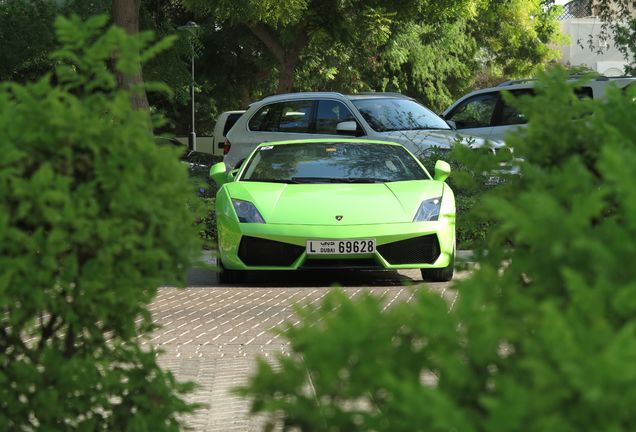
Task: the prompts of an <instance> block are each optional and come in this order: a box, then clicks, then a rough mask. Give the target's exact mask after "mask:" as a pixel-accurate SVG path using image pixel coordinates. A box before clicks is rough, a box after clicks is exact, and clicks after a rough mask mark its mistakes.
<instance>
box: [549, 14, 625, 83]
mask: <svg viewBox="0 0 636 432" xmlns="http://www.w3.org/2000/svg"><path fill="white" fill-rule="evenodd" d="M560 24H561V32H562V33H563V34H564V35H567V36H569V38H570V44H569V45H565V46H563V47H561V63H562V64H565V65H571V66H580V65H584V66H587V67H589V68H590V69H592V70H595V71H596V72H598V73H600V74H602V75H605V76H619V75H623V74H624V70H625V66H626V65H627V63H626V62H625V59H624V58H623V54H621V53H620V52H619V51H618V49H616V47H614V43H613V39H612V38H611V37H610V39H609V40H607V41H606V42H601V41H600V40H599V34H600V33H601V31H602V26H603V23H602V22H601V21H600V20H599V19H598V18H594V17H590V18H572V19H567V20H563V21H561V23H560ZM590 35H592V37H593V41H594V45H595V46H601V47H602V48H603V53H602V54H599V53H597V52H595V51H593V50H591V49H590V47H589V44H588V41H589V38H590ZM581 45H582V46H581Z"/></svg>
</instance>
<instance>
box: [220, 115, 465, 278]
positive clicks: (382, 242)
mask: <svg viewBox="0 0 636 432" xmlns="http://www.w3.org/2000/svg"><path fill="white" fill-rule="evenodd" d="M297 109H299V108H297ZM226 171H227V169H226V166H225V164H224V163H223V162H220V163H218V164H216V165H213V166H212V168H211V170H210V174H211V176H212V178H213V179H214V180H215V181H216V182H217V184H219V185H220V186H221V188H220V189H219V191H218V192H217V195H216V215H217V230H218V231H217V232H218V251H217V252H218V259H219V261H218V262H219V266H220V267H221V269H222V272H221V273H220V280H221V282H224V283H235V282H241V281H242V280H243V279H244V277H245V275H246V273H247V271H251V270H259V271H269V270H298V269H334V268H345V269H355V268H364V269H404V268H416V269H421V273H422V277H423V278H424V279H425V280H432V281H447V280H450V279H451V278H452V277H453V263H454V258H455V198H454V195H453V191H452V190H451V189H450V187H449V186H448V185H447V184H446V183H445V182H444V181H445V180H446V178H447V177H448V175H449V174H450V166H449V165H448V164H447V163H446V162H443V161H437V164H436V165H435V174H434V176H431V175H430V174H429V173H428V171H427V170H426V168H424V166H423V165H422V163H421V162H420V161H419V160H418V159H417V158H416V157H414V156H413V154H411V153H409V152H408V151H407V150H406V149H405V148H404V146H402V145H400V144H397V143H394V142H387V141H372V140H364V139H356V138H353V139H351V138H350V139H334V138H322V139H313V140H296V141H281V142H269V143H264V144H261V145H259V146H258V147H257V148H256V149H255V150H254V151H253V152H252V154H251V155H250V156H248V158H247V159H246V161H245V163H244V164H242V165H241V168H240V169H239V172H238V173H237V174H236V175H234V176H228V175H227V174H226Z"/></svg>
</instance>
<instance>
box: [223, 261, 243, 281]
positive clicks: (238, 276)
mask: <svg viewBox="0 0 636 432" xmlns="http://www.w3.org/2000/svg"><path fill="white" fill-rule="evenodd" d="M217 275H218V280H219V283H221V284H223V285H237V284H241V283H245V282H246V281H247V271H244V270H228V269H226V268H225V266H224V265H223V261H221V260H220V259H219V271H218V273H217Z"/></svg>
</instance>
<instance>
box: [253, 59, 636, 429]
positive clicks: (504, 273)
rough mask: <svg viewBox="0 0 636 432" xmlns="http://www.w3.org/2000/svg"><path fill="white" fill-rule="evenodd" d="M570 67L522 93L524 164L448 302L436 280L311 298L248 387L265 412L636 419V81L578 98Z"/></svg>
mask: <svg viewBox="0 0 636 432" xmlns="http://www.w3.org/2000/svg"><path fill="white" fill-rule="evenodd" d="M566 78H567V73H566V72H565V71H563V70H559V69H557V70H555V71H553V72H550V74H549V75H547V76H545V77H543V78H542V79H541V80H540V81H539V83H538V84H537V87H536V90H537V93H538V94H537V96H536V97H534V98H527V99H523V98H522V99H521V100H519V101H518V102H517V103H518V104H519V107H520V108H521V110H522V111H523V112H524V113H525V114H526V115H527V116H528V118H529V119H530V122H529V127H528V129H527V130H523V131H520V132H519V133H517V134H514V135H510V136H509V139H508V142H509V143H510V144H511V145H512V146H513V148H514V150H515V156H518V157H519V158H518V159H517V160H516V164H517V165H518V167H519V169H520V175H514V176H510V178H509V179H508V183H507V184H506V185H505V187H504V188H497V189H493V190H492V191H491V192H489V193H487V194H486V195H485V197H484V202H485V206H486V208H487V209H488V210H489V214H490V216H491V217H492V218H493V220H494V221H495V222H496V224H495V225H494V227H493V229H492V232H491V235H490V236H489V237H488V239H487V242H486V249H484V250H481V251H480V253H479V254H478V260H479V266H478V267H477V268H476V270H475V271H474V272H473V274H472V275H471V276H470V277H468V278H467V279H465V280H463V281H460V282H458V283H456V285H455V287H456V289H457V293H458V296H457V300H456V302H455V303H454V305H453V307H452V308H451V309H450V311H449V310H448V306H447V304H446V303H445V302H444V301H443V300H442V299H440V298H439V296H438V295H437V294H435V293H432V292H429V291H428V290H419V291H418V293H417V296H416V300H415V301H412V302H410V303H406V304H397V305H393V306H391V307H388V308H387V309H386V310H385V309H384V306H383V302H382V301H381V300H378V299H374V298H373V297H371V295H370V294H369V295H362V296H356V298H355V300H350V299H348V298H346V296H345V295H344V294H342V293H339V292H334V293H332V294H330V295H329V296H328V297H327V298H326V300H324V302H323V304H322V305H320V306H308V307H306V308H304V309H299V310H298V314H299V315H300V317H301V321H300V323H298V324H297V325H292V324H289V325H287V326H286V327H284V329H283V334H284V336H285V337H286V338H287V339H288V340H289V341H290V343H291V355H289V356H283V355H281V356H279V357H278V358H277V360H276V363H277V364H276V366H275V367H273V366H272V365H270V364H268V363H267V362H265V361H263V360H261V361H260V362H259V365H258V371H257V373H256V375H255V376H253V377H252V378H251V380H250V381H249V384H248V385H247V386H246V387H244V388H243V389H242V390H241V393H242V394H244V395H248V396H250V397H251V398H252V399H253V402H252V411H253V412H261V413H262V412H269V413H272V414H274V413H276V414H274V415H273V416H272V417H271V419H272V422H275V419H276V418H279V419H283V420H282V421H283V423H284V425H285V427H284V430H303V431H311V430H333V431H350V430H376V431H385V430H386V431H389V430H390V431H418V430H420V431H430V430H435V431H452V430H461V431H519V430H524V431H530V432H532V431H566V432H567V431H572V432H574V431H598V430H603V431H630V430H634V428H636V413H635V412H634V410H633V409H632V407H633V405H634V402H635V401H636V391H635V390H634V389H636V366H635V365H636V302H635V301H634V299H635V298H636V297H635V295H634V290H635V286H634V280H636V269H635V268H634V267H633V266H629V265H626V263H630V262H633V261H634V260H635V259H636V246H635V245H634V242H632V241H630V239H632V238H633V237H634V236H635V235H636V219H635V218H634V217H633V215H634V212H635V210H636V189H634V187H633V184H634V183H635V182H636V171H634V169H633V166H634V164H636V142H635V141H634V137H636V118H635V115H636V109H634V108H636V107H635V106H634V104H636V102H635V100H636V90H633V89H632V90H630V91H629V94H628V95H627V96H625V95H622V94H621V92H619V91H618V90H614V91H610V92H609V94H608V100H607V101H597V100H579V99H578V98H577V97H576V96H575V94H574V92H573V91H572V87H573V86H572V85H571V84H566V83H565V80H566ZM490 159H492V157H490ZM489 163H490V161H489V160H488V158H486V159H485V162H484V164H489ZM486 251H487V253H485V252H486ZM277 416H278V417H277ZM293 427H297V428H298V429H293Z"/></svg>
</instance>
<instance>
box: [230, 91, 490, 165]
mask: <svg viewBox="0 0 636 432" xmlns="http://www.w3.org/2000/svg"><path fill="white" fill-rule="evenodd" d="M342 136H355V137H363V138H367V139H378V140H389V141H394V142H398V143H400V144H403V145H404V146H405V147H406V148H407V149H409V150H410V151H411V152H412V153H413V154H415V155H416V156H421V155H423V154H425V153H426V152H427V151H428V150H429V149H431V148H433V147H438V148H443V149H447V148H450V146H451V145H452V143H453V142H454V141H456V140H458V139H459V140H460V141H461V140H463V141H464V142H465V143H467V144H470V145H473V146H481V145H483V143H484V140H483V139H480V138H474V137H466V136H463V135H460V134H459V133H458V132H457V131H455V130H453V128H452V127H451V126H449V124H448V123H446V122H445V121H444V120H443V119H441V118H440V117H439V116H438V115H437V114H435V113H433V112H432V111H431V110H429V109H427V108H426V107H424V106H423V105H421V104H419V103H418V102H417V101H416V100H414V99H412V98H409V97H406V96H404V95H401V94H398V93H358V94H355V95H343V94H340V93H331V92H307V93H290V94H282V95H276V96H270V97H266V98H265V99H263V100H261V101H258V102H255V103H253V104H251V105H250V107H249V109H248V110H247V111H246V112H245V114H244V115H243V116H242V117H241V118H239V119H238V121H237V122H236V124H235V125H234V127H233V128H232V129H231V130H230V131H229V132H228V134H227V139H226V148H225V150H227V151H226V156H225V158H224V161H225V163H226V165H227V167H228V169H231V168H235V167H236V166H237V165H239V164H240V163H241V162H242V161H243V160H244V159H245V158H246V157H247V156H248V155H249V154H250V153H251V151H252V150H253V149H254V148H255V147H256V146H257V145H258V144H260V143H263V142H269V141H281V140H292V139H310V138H325V139H326V138H335V137H342ZM499 145H502V144H501V143H499Z"/></svg>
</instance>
